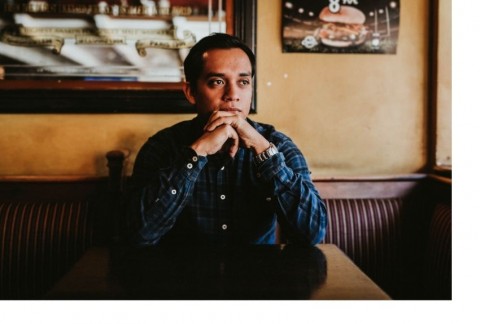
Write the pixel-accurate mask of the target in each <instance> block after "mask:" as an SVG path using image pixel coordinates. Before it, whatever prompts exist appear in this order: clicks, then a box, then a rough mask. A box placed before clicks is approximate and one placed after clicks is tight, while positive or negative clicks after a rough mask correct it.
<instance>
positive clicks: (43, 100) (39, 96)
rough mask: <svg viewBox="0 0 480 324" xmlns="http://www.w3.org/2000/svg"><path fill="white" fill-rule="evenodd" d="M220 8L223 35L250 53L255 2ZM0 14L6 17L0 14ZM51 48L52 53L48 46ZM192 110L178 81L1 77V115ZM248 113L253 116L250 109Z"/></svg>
mask: <svg viewBox="0 0 480 324" xmlns="http://www.w3.org/2000/svg"><path fill="white" fill-rule="evenodd" d="M139 1H140V0H139ZM188 1H189V0H184V1H183V2H182V3H187V2H188ZM198 1H207V2H209V3H210V2H211V1H209V0H198ZM198 1H193V2H196V3H198ZM9 2H12V1H9ZM30 2H32V1H30ZM57 2H61V1H57ZM5 3H6V2H4V3H3V5H5ZM172 3H173V1H172ZM73 8H75V7H73ZM171 8H172V9H173V6H172V7H171ZM223 8H224V9H225V13H226V14H225V27H226V32H227V33H229V34H233V35H236V36H238V37H239V38H240V39H242V40H243V41H244V42H245V43H246V44H247V45H249V46H250V47H251V48H252V50H253V51H255V42H256V39H255V37H256V35H255V34H256V0H246V1H245V0H224V1H223ZM2 12H3V13H5V10H3V11H2ZM0 14H1V12H0ZM124 30H127V29H124ZM4 31H5V29H3V32H4ZM50 44H51V43H49V45H50ZM154 45H155V44H154ZM188 45H189V46H190V45H191V44H188ZM51 48H52V50H55V48H54V47H53V46H52V47H51ZM0 75H1V73H0ZM5 76H6V74H5ZM254 97H255V95H254ZM194 112H195V111H194V107H192V106H191V105H190V104H189V103H188V102H187V100H186V99H185V97H184V94H183V91H182V81H181V79H176V80H175V81H169V80H168V79H166V80H162V81H145V80H140V81H139V80H130V79H128V78H127V79H123V80H117V79H115V78H111V77H110V76H107V77H103V76H102V75H100V76H99V77H98V78H97V79H95V78H87V79H82V78H80V79H79V78H70V77H68V76H67V77H65V75H60V76H58V77H55V76H49V77H42V76H39V75H35V74H32V75H31V77H29V75H28V74H27V75H24V76H22V77H20V78H18V79H15V78H13V79H12V78H8V77H4V78H3V80H2V79H1V77H0V113H194ZM252 112H255V108H254V105H253V108H252Z"/></svg>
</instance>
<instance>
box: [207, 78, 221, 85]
mask: <svg viewBox="0 0 480 324" xmlns="http://www.w3.org/2000/svg"><path fill="white" fill-rule="evenodd" d="M208 84H210V85H212V86H219V85H222V84H223V80H221V79H215V80H210V81H209V82H208Z"/></svg>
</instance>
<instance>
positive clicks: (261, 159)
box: [255, 142, 278, 164]
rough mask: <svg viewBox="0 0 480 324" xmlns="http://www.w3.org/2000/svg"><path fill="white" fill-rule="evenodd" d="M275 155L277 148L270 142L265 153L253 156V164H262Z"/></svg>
mask: <svg viewBox="0 0 480 324" xmlns="http://www.w3.org/2000/svg"><path fill="white" fill-rule="evenodd" d="M277 153H278V149H277V147H276V146H275V145H274V144H273V143H272V142H270V146H269V147H268V148H267V149H266V150H265V151H263V152H262V153H260V154H258V155H256V156H255V162H256V163H257V164H260V163H263V162H265V161H266V160H268V159H269V158H271V157H272V156H274V155H275V154H277Z"/></svg>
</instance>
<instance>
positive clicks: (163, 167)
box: [130, 145, 207, 245]
mask: <svg viewBox="0 0 480 324" xmlns="http://www.w3.org/2000/svg"><path fill="white" fill-rule="evenodd" d="M172 155H173V156H174V158H173V159H169V158H167V157H168V156H170V157H171V156H172ZM206 163H207V158H206V157H203V156H198V155H197V154H196V153H195V151H194V150H193V149H191V148H189V147H182V148H181V149H180V150H179V151H178V152H176V153H175V154H172V152H170V153H167V152H162V151H159V150H158V149H157V150H155V148H154V147H153V148H150V147H148V145H147V146H146V147H145V148H142V150H141V151H140V153H139V156H138V157H137V160H136V162H135V167H134V172H133V174H132V182H133V189H132V192H131V195H130V196H131V206H130V220H131V221H132V224H131V227H132V229H133V231H134V233H133V237H132V238H133V241H134V243H136V244H139V245H154V244H156V243H157V242H158V241H159V240H160V239H161V238H162V237H163V236H165V234H167V233H168V232H169V231H170V230H171V229H172V227H173V225H174V224H175V222H176V220H177V217H178V215H180V214H181V213H182V211H183V209H184V208H185V206H186V204H187V202H188V199H189V197H191V195H192V191H193V187H194V184H195V181H196V179H197V177H198V175H199V174H200V171H201V170H202V169H203V167H204V166H205V164H206Z"/></svg>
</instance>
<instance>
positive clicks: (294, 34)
mask: <svg viewBox="0 0 480 324" xmlns="http://www.w3.org/2000/svg"><path fill="white" fill-rule="evenodd" d="M399 26H400V0H317V1H309V0H282V39H283V52H286V53H294V52H302V53H333V54H341V53H347V54H352V53H353V54H354V53H364V54H395V53H396V50H397V42H398V32H399Z"/></svg>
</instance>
